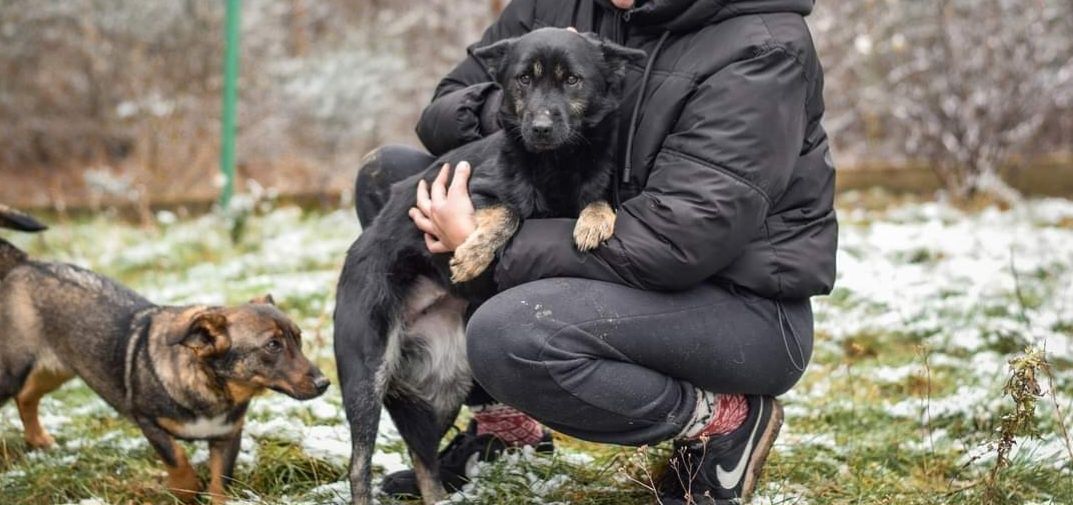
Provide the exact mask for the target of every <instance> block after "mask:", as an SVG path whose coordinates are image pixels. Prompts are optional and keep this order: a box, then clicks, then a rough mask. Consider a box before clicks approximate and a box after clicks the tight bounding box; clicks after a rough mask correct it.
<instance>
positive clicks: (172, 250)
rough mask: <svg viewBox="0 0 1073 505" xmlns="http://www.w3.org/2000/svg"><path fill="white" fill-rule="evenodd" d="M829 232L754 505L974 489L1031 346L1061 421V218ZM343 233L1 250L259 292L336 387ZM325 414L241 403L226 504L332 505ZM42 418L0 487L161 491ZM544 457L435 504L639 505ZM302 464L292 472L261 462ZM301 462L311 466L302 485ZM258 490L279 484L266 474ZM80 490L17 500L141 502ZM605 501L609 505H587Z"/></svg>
mask: <svg viewBox="0 0 1073 505" xmlns="http://www.w3.org/2000/svg"><path fill="white" fill-rule="evenodd" d="M854 198H855V197H854V196H852V195H850V196H849V197H847V198H843V201H844V202H854V201H855V200H854ZM841 219H842V227H841V231H840V236H839V240H840V250H839V253H838V254H839V256H838V261H839V275H838V281H837V284H836V290H835V292H834V293H833V294H832V295H831V296H830V297H824V298H818V299H816V300H815V302H814V307H815V315H816V330H817V342H816V351H815V354H814V356H813V360H812V364H811V365H810V369H809V371H808V373H807V374H806V376H805V377H804V379H803V380H802V382H801V384H799V385H798V387H796V388H795V389H794V390H792V391H790V392H789V393H788V394H787V395H785V396H784V397H783V401H784V403H785V405H786V415H787V420H786V425H785V426H784V428H783V432H782V435H781V437H780V438H779V439H778V441H777V444H776V450H775V452H774V456H773V457H772V460H771V463H770V464H769V468H768V471H767V473H766V475H767V478H766V479H765V480H764V481H762V486H761V488H760V489H759V490H758V492H757V496H756V499H755V500H754V503H760V504H772V505H774V504H816V503H819V504H825V503H842V502H847V501H853V500H858V501H859V500H860V499H861V498H860V497H861V496H869V495H867V493H869V492H871V491H868V490H869V489H884V490H885V491H884V492H886V493H892V494H890V496H895V495H897V496H903V495H899V494H898V493H903V492H904V493H909V492H911V491H907V490H909V489H914V488H915V487H916V486H917V485H918V484H920V485H924V484H927V485H932V486H940V488H941V486H943V485H946V486H950V485H952V483H954V482H955V481H958V480H961V481H964V480H972V479H975V478H977V477H978V476H979V475H981V474H982V473H983V472H985V471H986V470H987V469H989V468H990V466H991V464H992V463H993V457H994V452H993V451H991V450H990V448H989V447H988V442H989V441H991V440H993V430H994V428H995V427H996V426H997V422H998V419H999V418H1000V416H1001V415H1002V413H1003V412H1004V409H1008V408H1009V404H1008V401H1007V400H1005V399H1004V397H1003V393H1002V388H1003V384H1004V381H1005V379H1006V377H1007V374H1008V365H1007V361H1008V360H1009V358H1010V357H1011V356H1012V355H1013V354H1015V353H1017V352H1019V351H1020V350H1021V349H1023V348H1024V347H1025V346H1028V345H1045V346H1046V349H1047V351H1048V355H1049V356H1051V357H1052V358H1053V361H1054V362H1055V366H1056V372H1057V379H1058V380H1057V383H1056V384H1054V385H1053V387H1054V389H1055V394H1056V395H1057V398H1058V400H1059V404H1060V405H1061V406H1062V408H1063V409H1064V410H1063V416H1064V417H1065V421H1066V422H1067V423H1070V422H1071V421H1073V378H1071V374H1070V373H1069V370H1070V367H1071V366H1073V365H1071V357H1073V202H1070V201H1066V200H1055V199H1051V200H1038V201H1029V202H1026V203H1024V204H1023V205H1021V206H1019V207H1016V208H1014V209H1011V210H1008V211H1000V210H997V209H986V210H984V211H981V212H976V213H967V212H963V211H960V210H957V209H954V208H952V207H949V206H947V205H944V204H940V203H923V204H906V205H900V206H897V207H893V208H883V209H878V210H875V209H872V210H868V209H866V208H865V206H861V207H860V208H859V209H858V208H843V209H842V210H841ZM357 233H358V226H357V221H356V219H355V217H354V214H353V212H352V211H350V210H349V209H346V210H339V211H336V212H331V213H328V214H316V213H307V212H303V211H302V210H300V209H298V208H294V207H283V208H279V209H275V210H273V211H272V212H269V213H267V214H265V215H263V216H254V217H251V218H250V220H249V221H248V222H247V225H246V227H245V232H244V234H243V235H242V238H241V240H240V241H239V242H238V243H232V242H231V240H230V238H229V230H228V226H227V222H226V220H223V219H221V218H218V217H214V216H202V217H198V218H194V219H176V218H175V216H174V215H168V214H161V215H160V219H159V229H158V230H144V229H138V228H134V227H129V226H121V225H117V224H116V223H114V222H112V221H110V220H108V219H105V218H97V219H93V220H90V221H87V222H79V223H72V224H68V225H59V226H54V227H53V229H51V230H50V231H49V232H47V233H46V234H44V235H43V236H41V237H40V238H34V237H28V236H24V235H13V236H11V238H12V239H14V240H15V241H16V242H17V243H18V244H20V246H23V247H26V248H27V249H28V250H30V251H31V252H32V253H33V254H34V255H36V256H38V257H42V258H56V259H61V260H65V261H74V262H76V263H79V264H82V265H85V266H87V267H90V268H93V269H95V270H97V271H100V272H102V273H105V274H107V275H111V276H114V277H116V278H118V279H120V280H121V281H122V282H124V283H127V284H129V285H130V286H131V287H133V288H135V289H137V290H139V291H140V292H142V293H144V294H146V296H148V297H149V298H150V299H153V300H154V301H158V302H162V303H174V304H182V303H193V302H199V303H206V302H207V303H238V302H242V301H244V300H246V299H248V298H250V297H252V296H255V295H257V294H261V293H263V292H271V293H272V294H273V295H274V296H275V298H276V300H277V302H278V303H279V304H280V306H281V307H282V308H283V310H285V311H286V312H287V313H288V314H290V315H291V316H292V317H293V318H294V319H295V320H296V321H297V322H298V323H299V325H300V326H301V327H302V328H303V334H304V341H305V346H306V350H307V352H308V353H309V354H310V355H311V356H313V357H315V359H317V360H318V362H319V364H320V365H321V366H322V367H324V368H325V370H326V371H330V372H334V371H333V370H331V369H332V362H331V317H330V316H331V311H332V309H333V307H334V295H333V293H334V284H335V279H336V276H337V272H338V269H339V267H340V266H341V264H342V259H343V256H344V254H345V251H346V248H347V247H348V246H349V244H350V242H351V241H352V240H353V238H354V237H355V236H356V235H357ZM5 238H7V236H5ZM332 375H334V374H332ZM1043 386H1044V388H1045V389H1046V390H1048V391H1049V390H1050V388H1051V387H1052V385H1051V384H1049V383H1046V381H1045V383H1044V384H1043ZM341 405H342V403H341V398H340V396H339V392H338V388H337V387H334V386H333V387H332V388H331V389H330V390H329V392H328V393H327V394H326V395H324V396H322V397H320V398H317V399H314V400H311V401H306V402H300V401H296V400H293V399H290V398H288V397H286V396H284V395H281V394H276V393H271V394H266V395H264V396H261V397H258V398H256V399H254V401H253V403H252V405H251V408H250V410H249V414H248V417H247V423H246V429H245V436H244V440H243V447H242V452H241V454H240V459H239V468H240V476H241V478H243V479H245V480H246V481H248V482H251V483H258V482H260V483H261V484H250V486H253V487H250V486H246V487H243V488H241V490H239V491H236V496H237V497H239V498H240V499H241V500H242V501H243V502H245V503H346V502H347V500H348V499H349V489H348V486H347V484H346V483H345V482H344V481H343V480H342V479H343V478H344V476H345V467H346V464H347V461H348V458H349V453H350V449H349V434H348V429H347V428H346V422H345V415H344V413H343V410H342V408H341ZM42 412H43V420H44V422H45V425H46V427H47V428H48V429H49V430H51V431H52V432H53V435H54V436H56V437H57V439H58V441H59V442H60V444H59V446H58V447H57V448H56V449H54V450H52V451H48V452H44V453H41V452H37V453H28V454H26V455H23V456H16V457H14V459H9V460H5V459H4V458H8V456H4V455H2V454H0V476H2V480H3V482H4V484H0V487H3V488H4V489H8V487H5V486H12V487H11V489H16V490H22V491H18V492H21V493H33V492H34V491H32V490H33V489H36V488H35V487H34V486H35V485H34V483H35V482H38V481H37V480H34V479H39V478H41V475H42V473H41V472H54V471H55V469H56V468H63V467H66V466H69V465H72V464H78V465H80V466H83V467H86V468H87V469H86V471H87V472H95V473H100V474H107V473H109V472H114V471H116V470H115V469H114V468H111V466H110V465H106V464H105V465H102V464H101V463H93V461H94V460H86V459H85V458H84V457H83V456H84V455H85V454H87V451H90V452H91V451H104V453H105V454H111V452H108V451H113V452H114V453H115V454H128V455H129V454H133V455H134V456H130V457H131V458H142V459H145V460H146V464H145V465H144V468H142V469H140V470H137V469H135V470H132V469H127V470H120V472H121V473H122V472H124V471H125V472H134V471H140V472H148V473H140V474H137V475H138V477H136V478H135V480H137V479H138V478H141V479H143V480H144V478H150V479H152V478H154V477H153V475H156V474H155V473H153V472H159V465H158V464H157V463H156V462H155V461H153V460H152V455H151V450H150V449H149V448H148V444H146V443H145V441H144V439H142V438H141V437H140V435H139V434H138V432H137V430H136V429H135V428H134V427H133V426H132V425H131V424H130V423H128V422H126V421H120V420H117V419H116V415H115V414H114V413H113V412H111V410H110V409H109V408H108V406H107V405H106V404H105V403H104V402H103V401H101V400H99V399H98V398H96V397H95V396H93V395H92V394H90V393H88V392H87V391H86V390H85V388H84V386H81V385H79V384H72V385H68V386H65V387H64V388H62V389H61V390H60V391H58V392H57V393H55V394H54V395H53V396H50V397H48V398H46V400H45V401H44V403H43V405H42ZM1037 416H1038V418H1039V423H1038V424H1039V428H1040V433H1041V437H1040V438H1038V439H1027V440H1023V441H1020V442H1019V444H1018V445H1017V446H1015V449H1014V452H1013V453H1012V457H1013V459H1014V460H1015V462H1016V464H1021V465H1029V466H1031V465H1035V466H1037V467H1040V468H1046V469H1053V471H1055V472H1059V474H1068V473H1069V472H1070V471H1071V469H1073V463H1071V462H1070V459H1069V457H1068V454H1065V453H1064V449H1065V446H1064V444H1063V443H1062V441H1061V440H1060V438H1059V437H1058V436H1057V435H1056V434H1055V427H1056V426H1057V421H1056V419H1057V417H1056V416H1054V415H1053V406H1052V403H1051V401H1050V399H1049V398H1047V399H1044V400H1041V401H1040V403H1039V405H1038V406H1037ZM1067 425H1069V424H1067ZM0 437H2V440H0V441H3V442H6V443H7V444H8V445H9V446H10V445H13V444H14V445H17V444H18V443H19V442H17V440H18V439H19V438H21V431H20V427H19V423H18V421H17V414H16V412H15V409H14V406H12V405H7V406H4V407H2V408H0ZM559 442H561V443H560V444H559V447H560V451H559V452H558V453H557V456H555V457H553V458H548V457H547V456H542V455H536V454H533V453H531V452H524V451H523V452H519V453H515V454H512V455H511V456H508V457H507V458H504V459H503V460H502V461H500V462H498V463H496V464H494V465H481V466H480V467H479V469H478V472H477V474H476V476H475V479H476V480H475V482H474V483H473V484H471V485H469V486H467V487H466V488H465V489H464V490H463V491H461V492H460V493H456V494H455V495H453V496H452V497H451V500H450V501H451V502H452V503H474V504H485V503H487V504H494V503H503V501H501V500H504V499H509V500H511V502H512V503H514V502H517V503H542V504H547V503H556V502H562V503H573V501H570V500H575V499H582V498H584V497H587V496H592V497H595V498H593V499H592V501H591V503H628V504H634V503H637V504H640V503H646V502H648V501H650V500H649V499H647V498H646V495H645V493H644V492H643V491H642V490H640V489H639V488H637V487H636V486H633V485H631V484H628V483H625V482H624V481H623V480H622V479H619V478H616V476H615V475H616V471H615V466H616V465H617V464H618V463H616V461H618V460H620V459H621V457H622V454H623V453H622V452H621V451H615V450H614V449H607V450H606V451H605V449H603V448H597V447H595V446H593V445H591V444H583V443H580V442H577V441H572V440H570V439H569V438H567V437H563V438H561V439H560V440H559ZM280 447H285V448H288V449H287V450H289V451H293V452H283V453H281V452H280V451H281V449H280ZM627 452H628V451H627ZM296 455H297V456H296ZM299 456H300V457H301V458H305V460H306V461H298V460H297V459H295V460H293V461H292V460H290V459H288V460H286V461H277V460H278V459H279V458H297V457H299ZM191 458H192V459H193V460H194V461H204V460H205V459H206V458H207V451H205V449H204V448H203V447H200V446H198V447H195V448H193V452H192V453H191ZM310 461H313V462H318V464H323V465H325V466H324V467H316V468H314V469H313V470H308V473H302V472H307V470H302V469H303V468H306V466H308V465H309V464H310V463H309V462H310ZM943 461H945V462H947V463H945V464H946V465H947V466H943V463H942V462H943ZM373 463H374V466H375V467H376V468H377V475H378V476H379V475H383V473H385V472H392V471H396V470H399V469H402V468H405V467H406V465H407V457H406V456H405V450H404V447H403V444H402V443H401V441H400V438H399V435H398V432H397V431H396V430H395V428H394V426H393V425H392V423H391V421H390V419H388V416H387V415H386V414H384V415H382V416H381V423H380V435H379V438H378V450H377V452H376V453H375V454H374V456H373ZM94 464H97V465H101V466H92V465H94ZM87 465H88V466H87ZM274 465H284V466H282V467H280V466H274ZM287 465H293V467H292V466H287ZM303 465H305V466H303ZM281 468H282V469H281ZM323 468H329V469H332V471H329V472H325V471H323ZM929 468H938V469H939V470H934V472H937V475H939V476H938V477H935V478H934V480H928V479H929V477H928V476H927V475H928V472H929V471H933V470H928V469H929ZM944 468H945V469H946V470H943V469H944ZM50 469H51V470H50ZM267 469H273V470H267ZM595 469H599V471H596V470H595ZM270 471H271V472H277V473H278V472H283V473H286V474H287V475H291V476H290V477H286V478H285V479H284V478H282V477H278V476H276V475H265V474H264V472H270ZM944 472H945V473H944ZM378 478H379V477H377V479H378ZM914 479H916V480H914ZM1043 480H1046V479H1043ZM1058 480H1060V479H1058ZM832 481H837V482H839V486H831V485H830V482H832ZM79 482H81V484H77V485H76V484H74V483H72V484H71V487H70V488H69V489H64V490H63V491H62V493H61V494H59V495H56V494H48V495H33V494H28V495H27V496H38V497H40V496H48V497H53V496H64V497H65V499H63V500H58V501H59V502H63V501H66V502H71V503H79V501H80V500H94V499H95V498H93V497H94V496H128V494H129V495H130V499H133V500H134V501H139V502H140V501H146V500H148V501H153V500H154V498H153V497H152V495H150V497H148V498H147V497H146V496H145V495H141V494H138V493H142V492H143V491H131V490H126V489H125V488H123V487H118V488H117V487H115V486H116V485H117V484H105V483H101V484H100V486H103V487H100V488H95V487H93V486H92V485H86V484H85V482H84V481H79ZM1026 482H1027V481H1026ZM877 483H882V485H880V484H877ZM936 483H938V484H936ZM118 485H119V486H122V481H121V483H120V484H118ZM1055 485H1057V484H1055ZM109 486H111V487H109ZM257 486H259V487H257ZM1024 486H1028V489H1037V488H1034V487H1031V486H1036V484H1031V483H1025V484H1024ZM1065 489H1066V488H1061V490H1065ZM624 490H625V491H624ZM1061 490H1060V491H1061ZM948 491H950V490H949V489H946V490H945V491H944V492H948ZM1033 492H1036V493H1037V494H1035V495H1033V494H1031V493H1029V494H1025V495H1023V496H1022V497H1023V498H1024V499H1025V501H1031V500H1034V499H1035V500H1043V499H1044V498H1045V497H1046V496H1047V495H1048V493H1051V494H1053V493H1055V492H1056V491H1054V490H1048V489H1037V491H1033ZM125 493H127V494H125ZM131 493H133V494H131ZM607 493H612V494H611V495H610V496H613V498H606V499H605V498H599V496H605V495H607ZM613 493H624V494H613ZM15 496H19V495H15ZM904 496H910V497H911V496H912V495H904ZM568 497H569V498H568ZM578 497H581V498H578ZM619 497H621V499H619ZM851 498H852V500H851ZM564 500H566V501H564ZM601 500H602V501H601ZM865 501H867V500H865ZM1044 501H1045V500H1044ZM906 502H907V503H914V501H913V499H907V500H906ZM917 502H920V503H923V502H926V501H917ZM381 503H387V502H385V501H384V500H383V499H382V500H381ZM582 503H590V502H589V501H584V500H583V501H582Z"/></svg>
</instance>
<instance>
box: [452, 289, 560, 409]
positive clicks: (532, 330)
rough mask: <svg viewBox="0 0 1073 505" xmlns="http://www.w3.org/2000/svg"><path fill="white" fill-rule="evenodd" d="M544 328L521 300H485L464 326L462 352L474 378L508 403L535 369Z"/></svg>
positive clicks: (503, 298)
mask: <svg viewBox="0 0 1073 505" xmlns="http://www.w3.org/2000/svg"><path fill="white" fill-rule="evenodd" d="M546 333H547V332H546V330H545V329H544V328H543V325H541V324H538V321H536V320H535V318H534V317H533V311H532V310H531V309H530V308H529V307H527V306H526V305H525V303H524V301H522V300H519V299H516V298H515V297H512V296H509V295H508V296H506V297H504V296H503V295H502V294H501V295H499V296H496V297H493V298H492V299H490V300H488V301H487V302H485V303H484V304H483V305H481V307H480V308H479V309H477V311H476V312H475V313H474V314H473V316H472V317H471V318H470V320H469V322H468V324H467V325H466V353H467V356H468V358H469V363H470V369H471V370H472V371H473V376H474V378H475V379H476V381H477V382H478V383H479V384H480V385H481V386H483V387H484V388H485V389H486V390H487V391H488V392H489V393H490V394H491V395H492V396H493V397H495V398H496V399H498V400H500V401H504V402H507V403H510V398H509V397H510V395H511V392H512V391H525V389H526V388H524V387H518V386H519V384H524V383H526V382H527V381H530V380H533V377H532V375H533V373H535V372H538V371H539V369H540V368H541V366H540V363H539V362H540V354H541V349H542V347H543V342H544V341H545V340H546V336H547V335H546Z"/></svg>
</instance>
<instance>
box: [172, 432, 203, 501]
mask: <svg viewBox="0 0 1073 505" xmlns="http://www.w3.org/2000/svg"><path fill="white" fill-rule="evenodd" d="M171 446H172V449H171V450H172V452H173V454H175V465H165V469H166V470H167V472H168V491H171V494H173V495H175V497H176V498H178V499H180V500H182V501H184V502H192V501H194V500H196V499H197V493H198V491H200V490H201V483H199V482H198V480H197V472H195V471H194V467H193V466H191V465H190V461H189V460H187V459H186V451H184V450H183V447H182V446H181V445H179V444H178V443H177V442H176V441H175V440H172V441H171Z"/></svg>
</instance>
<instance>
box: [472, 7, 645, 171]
mask: <svg viewBox="0 0 1073 505" xmlns="http://www.w3.org/2000/svg"><path fill="white" fill-rule="evenodd" d="M473 55H474V56H475V57H476V58H477V59H478V60H480V61H481V62H482V63H483V64H484V65H485V67H487V68H488V70H489V72H491V73H492V75H493V76H494V77H495V79H496V81H497V82H498V83H499V85H500V86H501V87H502V88H503V105H502V108H501V110H500V121H501V123H502V125H503V127H504V129H505V130H506V131H507V132H508V133H510V134H511V135H512V136H514V137H515V138H518V139H520V140H521V141H522V143H523V144H524V145H525V147H526V149H528V150H529V151H532V152H543V151H553V150H556V149H560V148H562V147H564V146H567V145H571V144H574V143H576V142H580V141H583V140H584V136H585V133H586V129H587V128H591V127H593V126H595V125H597V124H599V123H600V122H601V121H603V119H604V118H606V117H607V115H608V114H609V113H610V112H612V111H614V110H615V109H617V108H618V106H619V103H620V102H621V99H622V84H623V80H624V78H625V74H626V64H627V63H628V62H630V61H637V60H641V59H643V58H644V57H645V53H644V52H643V51H639V50H636V49H629V48H626V47H622V46H620V45H617V44H614V43H611V42H607V41H605V40H602V39H600V38H598V37H596V36H595V35H593V34H579V33H577V32H574V31H570V30H565V29H560V28H542V29H540V30H534V31H532V32H530V33H528V34H526V35H524V36H522V37H518V38H514V39H508V40H503V41H500V42H497V43H495V44H492V45H489V46H486V47H482V48H479V49H477V50H475V51H474V53H473Z"/></svg>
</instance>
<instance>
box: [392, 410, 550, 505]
mask: <svg viewBox="0 0 1073 505" xmlns="http://www.w3.org/2000/svg"><path fill="white" fill-rule="evenodd" d="M507 449H508V446H507V444H506V443H504V442H503V441H502V440H500V439H499V438H497V437H496V436H495V435H488V434H485V435H477V423H476V422H475V421H470V423H469V427H467V428H466V430H465V431H461V432H459V433H458V435H455V438H453V439H452V440H451V442H450V443H448V444H447V447H444V448H443V450H441V451H440V456H439V461H440V480H442V481H443V487H444V488H446V489H447V491H448V492H451V493H453V492H455V491H458V490H460V489H462V486H464V485H465V484H466V483H467V482H469V476H470V475H473V473H474V470H475V469H476V468H477V463H478V462H480V461H488V462H491V461H495V460H496V459H498V458H499V455H500V454H503V452H504V451H506V450H507ZM535 449H536V452H542V453H550V452H553V451H554V450H555V444H554V442H553V441H552V438H551V433H548V432H544V438H542V439H541V440H540V442H539V443H537V445H536V446H535ZM380 491H381V492H382V493H384V494H385V495H387V496H390V497H392V498H396V499H407V498H417V497H420V496H421V491H419V490H418V488H417V477H416V476H414V471H413V470H400V471H398V472H395V473H391V474H388V475H385V476H384V479H383V480H382V481H380Z"/></svg>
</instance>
